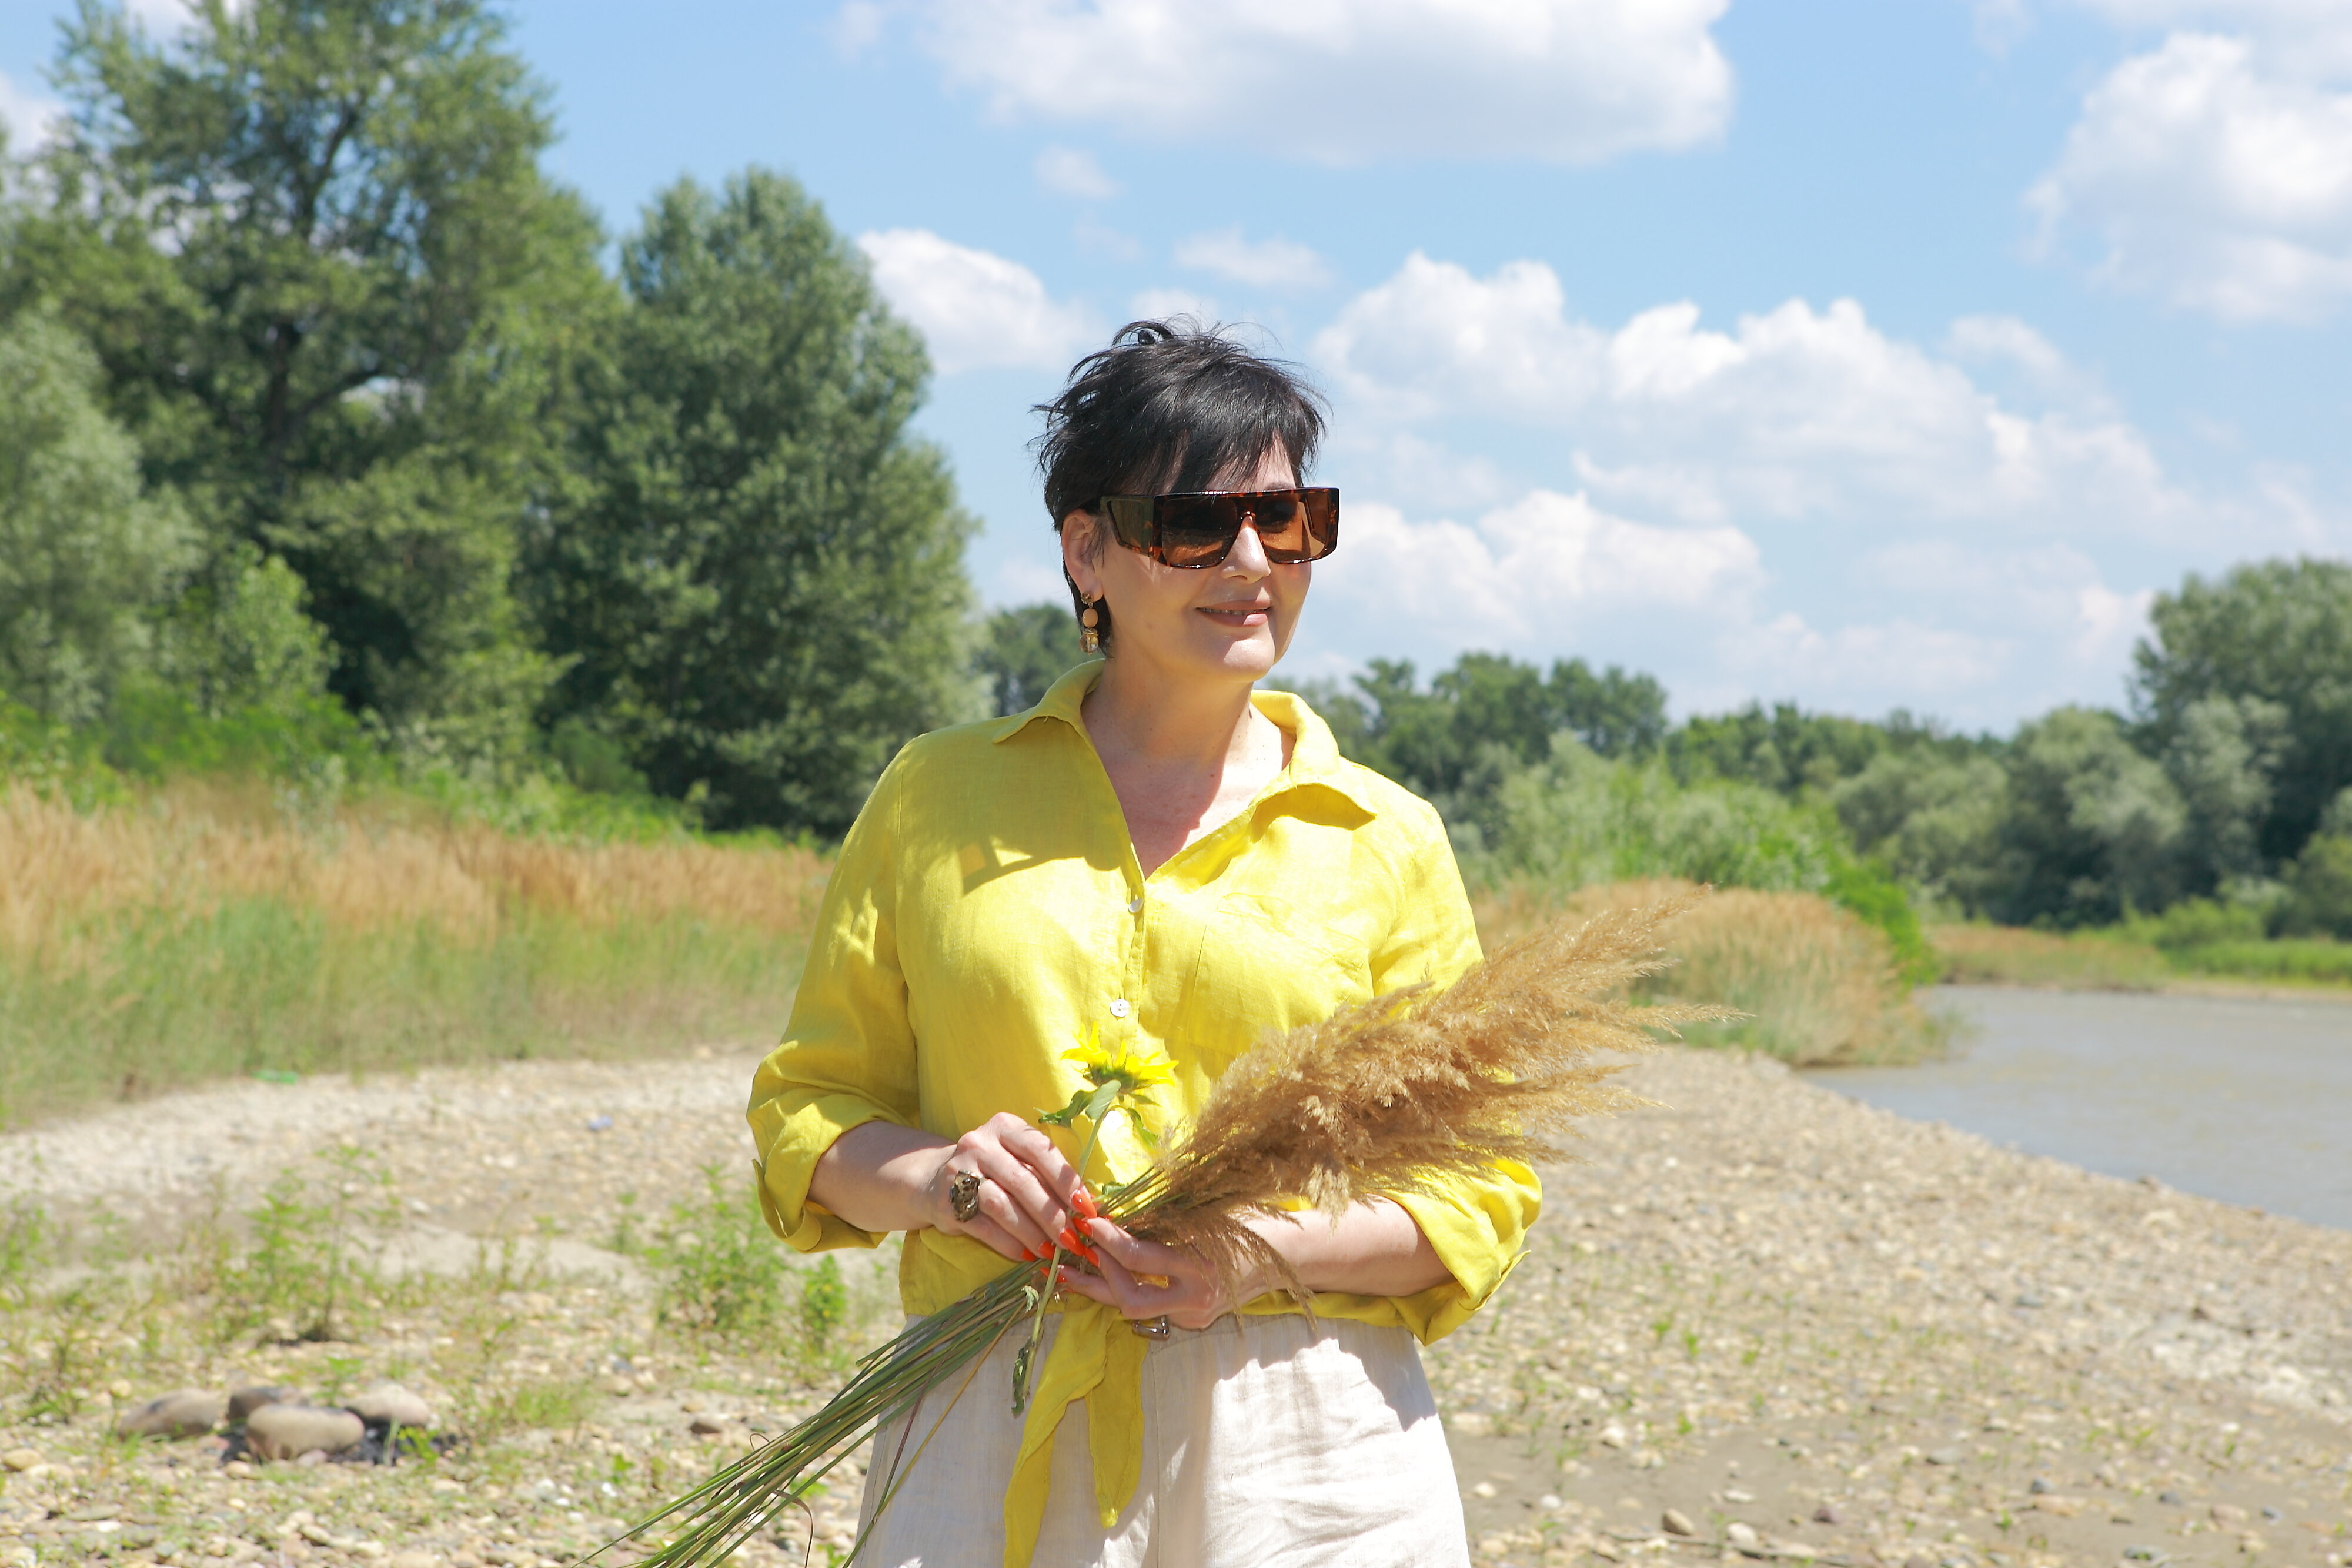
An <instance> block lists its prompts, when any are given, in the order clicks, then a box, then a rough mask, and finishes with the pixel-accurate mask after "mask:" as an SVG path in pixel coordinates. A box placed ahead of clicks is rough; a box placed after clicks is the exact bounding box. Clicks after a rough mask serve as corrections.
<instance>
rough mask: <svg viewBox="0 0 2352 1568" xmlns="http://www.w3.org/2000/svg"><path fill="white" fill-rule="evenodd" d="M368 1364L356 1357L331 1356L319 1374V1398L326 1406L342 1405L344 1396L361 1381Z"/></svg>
mask: <svg viewBox="0 0 2352 1568" xmlns="http://www.w3.org/2000/svg"><path fill="white" fill-rule="evenodd" d="M366 1365H367V1363H366V1362H365V1361H363V1360H362V1359H361V1358H360V1357H358V1356H355V1355H331V1356H329V1357H328V1358H327V1362H326V1365H325V1367H324V1368H323V1369H321V1371H320V1374H319V1398H320V1403H322V1404H326V1405H341V1403H342V1402H343V1396H344V1395H345V1394H347V1393H349V1392H350V1391H351V1386H352V1384H353V1383H355V1382H357V1381H358V1379H359V1375H360V1373H361V1371H362V1369H363V1368H365V1367H366Z"/></svg>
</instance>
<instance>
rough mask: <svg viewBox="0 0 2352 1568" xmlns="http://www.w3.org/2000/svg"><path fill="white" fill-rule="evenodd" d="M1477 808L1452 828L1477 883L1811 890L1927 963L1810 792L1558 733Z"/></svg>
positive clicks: (1898, 908)
mask: <svg viewBox="0 0 2352 1568" xmlns="http://www.w3.org/2000/svg"><path fill="white" fill-rule="evenodd" d="M1484 818H1485V821H1484V822H1483V824H1481V823H1477V822H1471V823H1465V824H1462V825H1460V826H1458V827H1457V828H1456V829H1455V832H1456V837H1457V840H1458V842H1457V848H1459V849H1460V850H1461V851H1462V859H1463V871H1464V874H1465V877H1467V878H1468V879H1469V880H1470V882H1471V883H1473V884H1474V885H1480V886H1484V887H1486V888H1490V889H1495V890H1497V891H1506V892H1507V891H1519V892H1523V893H1533V894H1538V901H1539V902H1558V901H1559V899H1560V898H1562V897H1564V896H1565V895H1566V894H1569V893H1571V892H1573V891H1574V890H1576V889H1578V888H1580V887H1593V886H1600V885H1603V884H1607V883H1620V882H1634V881H1641V880H1644V879H1649V878H1655V877H1681V878H1685V879H1687V880H1688V881H1691V882H1701V883H1713V884H1714V885H1716V886H1717V887H1744V888H1752V889H1754V890H1756V891H1758V892H1764V893H1816V894H1822V896H1823V897H1825V898H1827V899H1829V900H1830V901H1831V902H1832V903H1833V904H1838V905H1839V906H1841V907H1842V908H1844V909H1846V910H1849V911H1851V912H1852V913H1853V915H1856V916H1858V917H1859V918H1860V919H1862V920H1863V922H1864V924H1866V925H1873V926H1875V927H1877V928H1878V929H1879V930H1880V931H1882V932H1884V933H1885V936H1886V938H1887V941H1888V942H1889V944H1891V946H1893V948H1894V952H1895V960H1896V963H1897V965H1898V967H1899V968H1900V970H1901V972H1902V975H1903V977H1904V978H1905V980H1906V982H1907V983H1909V984H1912V985H1919V984H1923V983H1925V982H1927V980H1930V979H1933V978H1934V977H1935V975H1936V973H1937V958H1936V956H1935V954H1934V953H1933V952H1932V951H1931V950H1930V949H1929V947H1928V946H1927V940H1926V938H1925V937H1924V936H1922V934H1921V932H1920V928H1919V919H1918V915H1917V914H1916V912H1915V911H1914V910H1913V908H1912V906H1911V900H1910V896H1909V894H1907V893H1906V892H1905V890H1904V888H1903V886H1902V884H1901V883H1898V882H1896V881H1895V879H1894V877H1892V876H1891V875H1889V874H1888V873H1887V871H1886V869H1885V867H1884V866H1883V865H1881V864H1879V863H1878V862H1875V861H1871V860H1865V859H1863V858H1861V857H1858V856H1856V855H1855V854H1854V852H1853V848H1852V846H1851V843H1850V841H1849V840H1848V839H1847V836H1846V832H1845V829H1844V827H1843V825H1842V824H1841V823H1840V822H1839V821H1838V819H1837V817H1836V815H1835V814H1834V813H1833V812H1832V810H1830V809H1829V808H1828V807H1827V806H1826V805H1824V804H1822V803H1820V802H1818V801H1808V800H1791V799H1790V798H1789V797H1787V796H1784V795H1780V794H1778V793H1776V792H1774V791H1773V790H1770V789H1763V788H1761V787H1759V786H1758V785H1754V784H1747V783H1740V782H1736V781H1732V780H1724V779H1702V780H1700V781H1698V782H1696V783H1692V784H1683V783H1680V782H1678V781H1677V780H1676V779H1675V775H1674V774H1673V772H1672V771H1670V770H1669V768H1667V766H1666V765H1665V764H1664V763H1663V762H1659V761H1649V762H1640V761H1632V760H1622V759H1616V758H1603V757H1600V756H1596V755H1595V754H1594V753H1593V752H1592V751H1591V750H1590V749H1589V748H1587V747H1585V746H1583V745H1582V744H1581V743H1580V742H1578V741H1576V740H1573V739H1570V737H1566V736H1562V737H1558V738H1557V739H1555V741H1554V742H1553V746H1552V754H1551V757H1550V758H1549V761H1547V762H1546V763H1545V764H1543V765H1542V766H1540V767H1536V768H1520V769H1514V770H1511V771H1508V772H1507V774H1506V775H1505V777H1504V778H1503V779H1502V780H1501V783H1500V785H1499V787H1498V788H1497V789H1496V791H1495V805H1494V808H1493V809H1492V810H1490V811H1487V812H1486V813H1484Z"/></svg>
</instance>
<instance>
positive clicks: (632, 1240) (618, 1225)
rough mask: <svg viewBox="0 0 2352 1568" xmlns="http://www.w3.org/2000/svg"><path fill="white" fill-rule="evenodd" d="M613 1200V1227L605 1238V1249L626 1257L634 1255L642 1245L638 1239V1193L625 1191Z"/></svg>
mask: <svg viewBox="0 0 2352 1568" xmlns="http://www.w3.org/2000/svg"><path fill="white" fill-rule="evenodd" d="M613 1201H614V1214H613V1229H612V1233H611V1234H610V1235H608V1236H606V1237H605V1238H604V1247H605V1249H606V1250H607V1251H612V1252H618V1253H620V1254H621V1255H622V1256H623V1257H631V1256H634V1255H635V1252H636V1251H637V1249H638V1247H639V1246H640V1245H641V1244H640V1243H639V1241H638V1239H637V1195H636V1194H635V1193H634V1192H625V1193H622V1194H621V1195H620V1196H619V1197H616V1198H614V1200H613Z"/></svg>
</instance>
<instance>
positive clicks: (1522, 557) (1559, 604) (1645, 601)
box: [1316, 490, 1758, 647]
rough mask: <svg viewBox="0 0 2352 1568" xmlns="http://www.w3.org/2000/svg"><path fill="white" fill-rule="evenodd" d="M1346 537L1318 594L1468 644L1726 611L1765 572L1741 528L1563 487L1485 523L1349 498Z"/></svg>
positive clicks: (1553, 637) (1547, 638)
mask: <svg viewBox="0 0 2352 1568" xmlns="http://www.w3.org/2000/svg"><path fill="white" fill-rule="evenodd" d="M1339 537H1340V549H1339V551H1338V552H1337V553H1336V554H1334V555H1333V556H1332V558H1331V560H1330V562H1329V564H1328V565H1326V566H1320V567H1318V568H1317V569H1316V580H1317V591H1318V592H1321V593H1324V594H1326V595H1328V596H1332V597H1337V598H1339V599H1341V600H1343V601H1351V602H1352V603H1353V604H1355V605H1357V606H1359V607H1360V608H1362V609H1364V610H1367V611H1370V612H1373V613H1376V614H1377V615H1379V616H1381V618H1382V619H1383V620H1384V621H1388V622H1393V621H1400V620H1401V621H1407V622H1421V623H1422V624H1423V626H1424V627H1427V628H1430V629H1432V630H1433V631H1435V632H1437V634H1438V635H1439V636H1440V637H1441V638H1444V636H1445V635H1446V633H1447V632H1451V633H1452V634H1453V637H1454V640H1455V641H1454V645H1455V646H1457V647H1460V646H1480V647H1492V646H1495V645H1496V643H1498V642H1509V643H1526V642H1528V641H1530V640H1532V641H1537V642H1542V643H1559V642H1560V641H1563V640H1564V639H1565V638H1566V637H1567V636H1568V635H1569V634H1570V632H1572V630H1573V628H1574V627H1575V626H1576V625H1577V624H1579V623H1580V622H1591V621H1593V620H1596V619H1601V618H1607V617H1614V616H1618V615H1622V614H1623V613H1624V612H1629V611H1631V612H1645V611H1655V610H1659V609H1671V610H1693V609H1702V608H1706V607H1709V606H1721V605H1724V604H1726V603H1727V602H1729V601H1733V600H1735V599H1737V598H1738V597H1739V596H1741V595H1743V594H1744V593H1745V592H1746V591H1748V589H1749V588H1751V587H1752V586H1753V584H1754V582H1755V580H1756V578H1757V576H1758V562H1757V552H1756V546H1755V544H1754V542H1753V541H1752V540H1750V539H1749V538H1748V536H1747V535H1745V534H1743V533H1741V532H1740V531H1739V530H1738V529H1737V528H1657V527H1654V526H1652V525H1650V524H1646V523H1638V522H1633V521H1630V520H1628V519H1626V518H1623V517H1612V516H1610V515H1609V514H1608V513H1606V512H1603V511H1601V509H1600V508H1598V507H1594V506H1593V505H1592V503H1591V500H1590V499H1589V498H1587V497H1584V496H1581V495H1575V496H1568V495H1562V494H1560V493H1559V492H1558V491H1554V490H1535V491H1532V492H1529V493H1528V495H1526V496H1525V497H1522V498H1521V499H1519V500H1518V501H1517V502H1515V503H1513V504H1512V505H1510V506H1507V507H1496V509H1494V510H1492V511H1490V512H1487V513H1486V515H1485V516H1483V517H1480V518H1478V520H1477V521H1476V522H1475V524H1466V523H1461V522H1457V521H1455V520H1454V519H1452V518H1450V517H1449V518H1441V519H1438V520H1435V521H1430V522H1412V521H1408V520H1407V519H1406V517H1405V516H1404V514H1402V512H1400V511H1398V510H1397V509H1396V508H1395V507H1388V506H1383V505H1381V504H1379V503H1377V502H1362V503H1358V502H1349V503H1347V504H1345V505H1343V507H1342V508H1341V511H1340V536H1339Z"/></svg>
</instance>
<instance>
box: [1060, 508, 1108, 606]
mask: <svg viewBox="0 0 2352 1568" xmlns="http://www.w3.org/2000/svg"><path fill="white" fill-rule="evenodd" d="M1101 559H1102V519H1101V518H1100V517H1096V516H1095V515H1094V514H1093V513H1092V512H1087V511H1076V512H1072V513H1071V514H1070V515H1069V516H1068V517H1064V518H1063V519H1062V570H1064V571H1065V572H1067V573H1068V574H1069V578H1070V580H1071V581H1072V582H1073V583H1076V585H1077V590H1078V591H1079V592H1080V593H1083V594H1085V595H1086V596H1087V598H1089V599H1099V598H1101V597H1102V580H1101V578H1102V574H1101V573H1100V572H1098V571H1097V570H1095V565H1096V563H1097V561H1099V560H1101Z"/></svg>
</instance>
